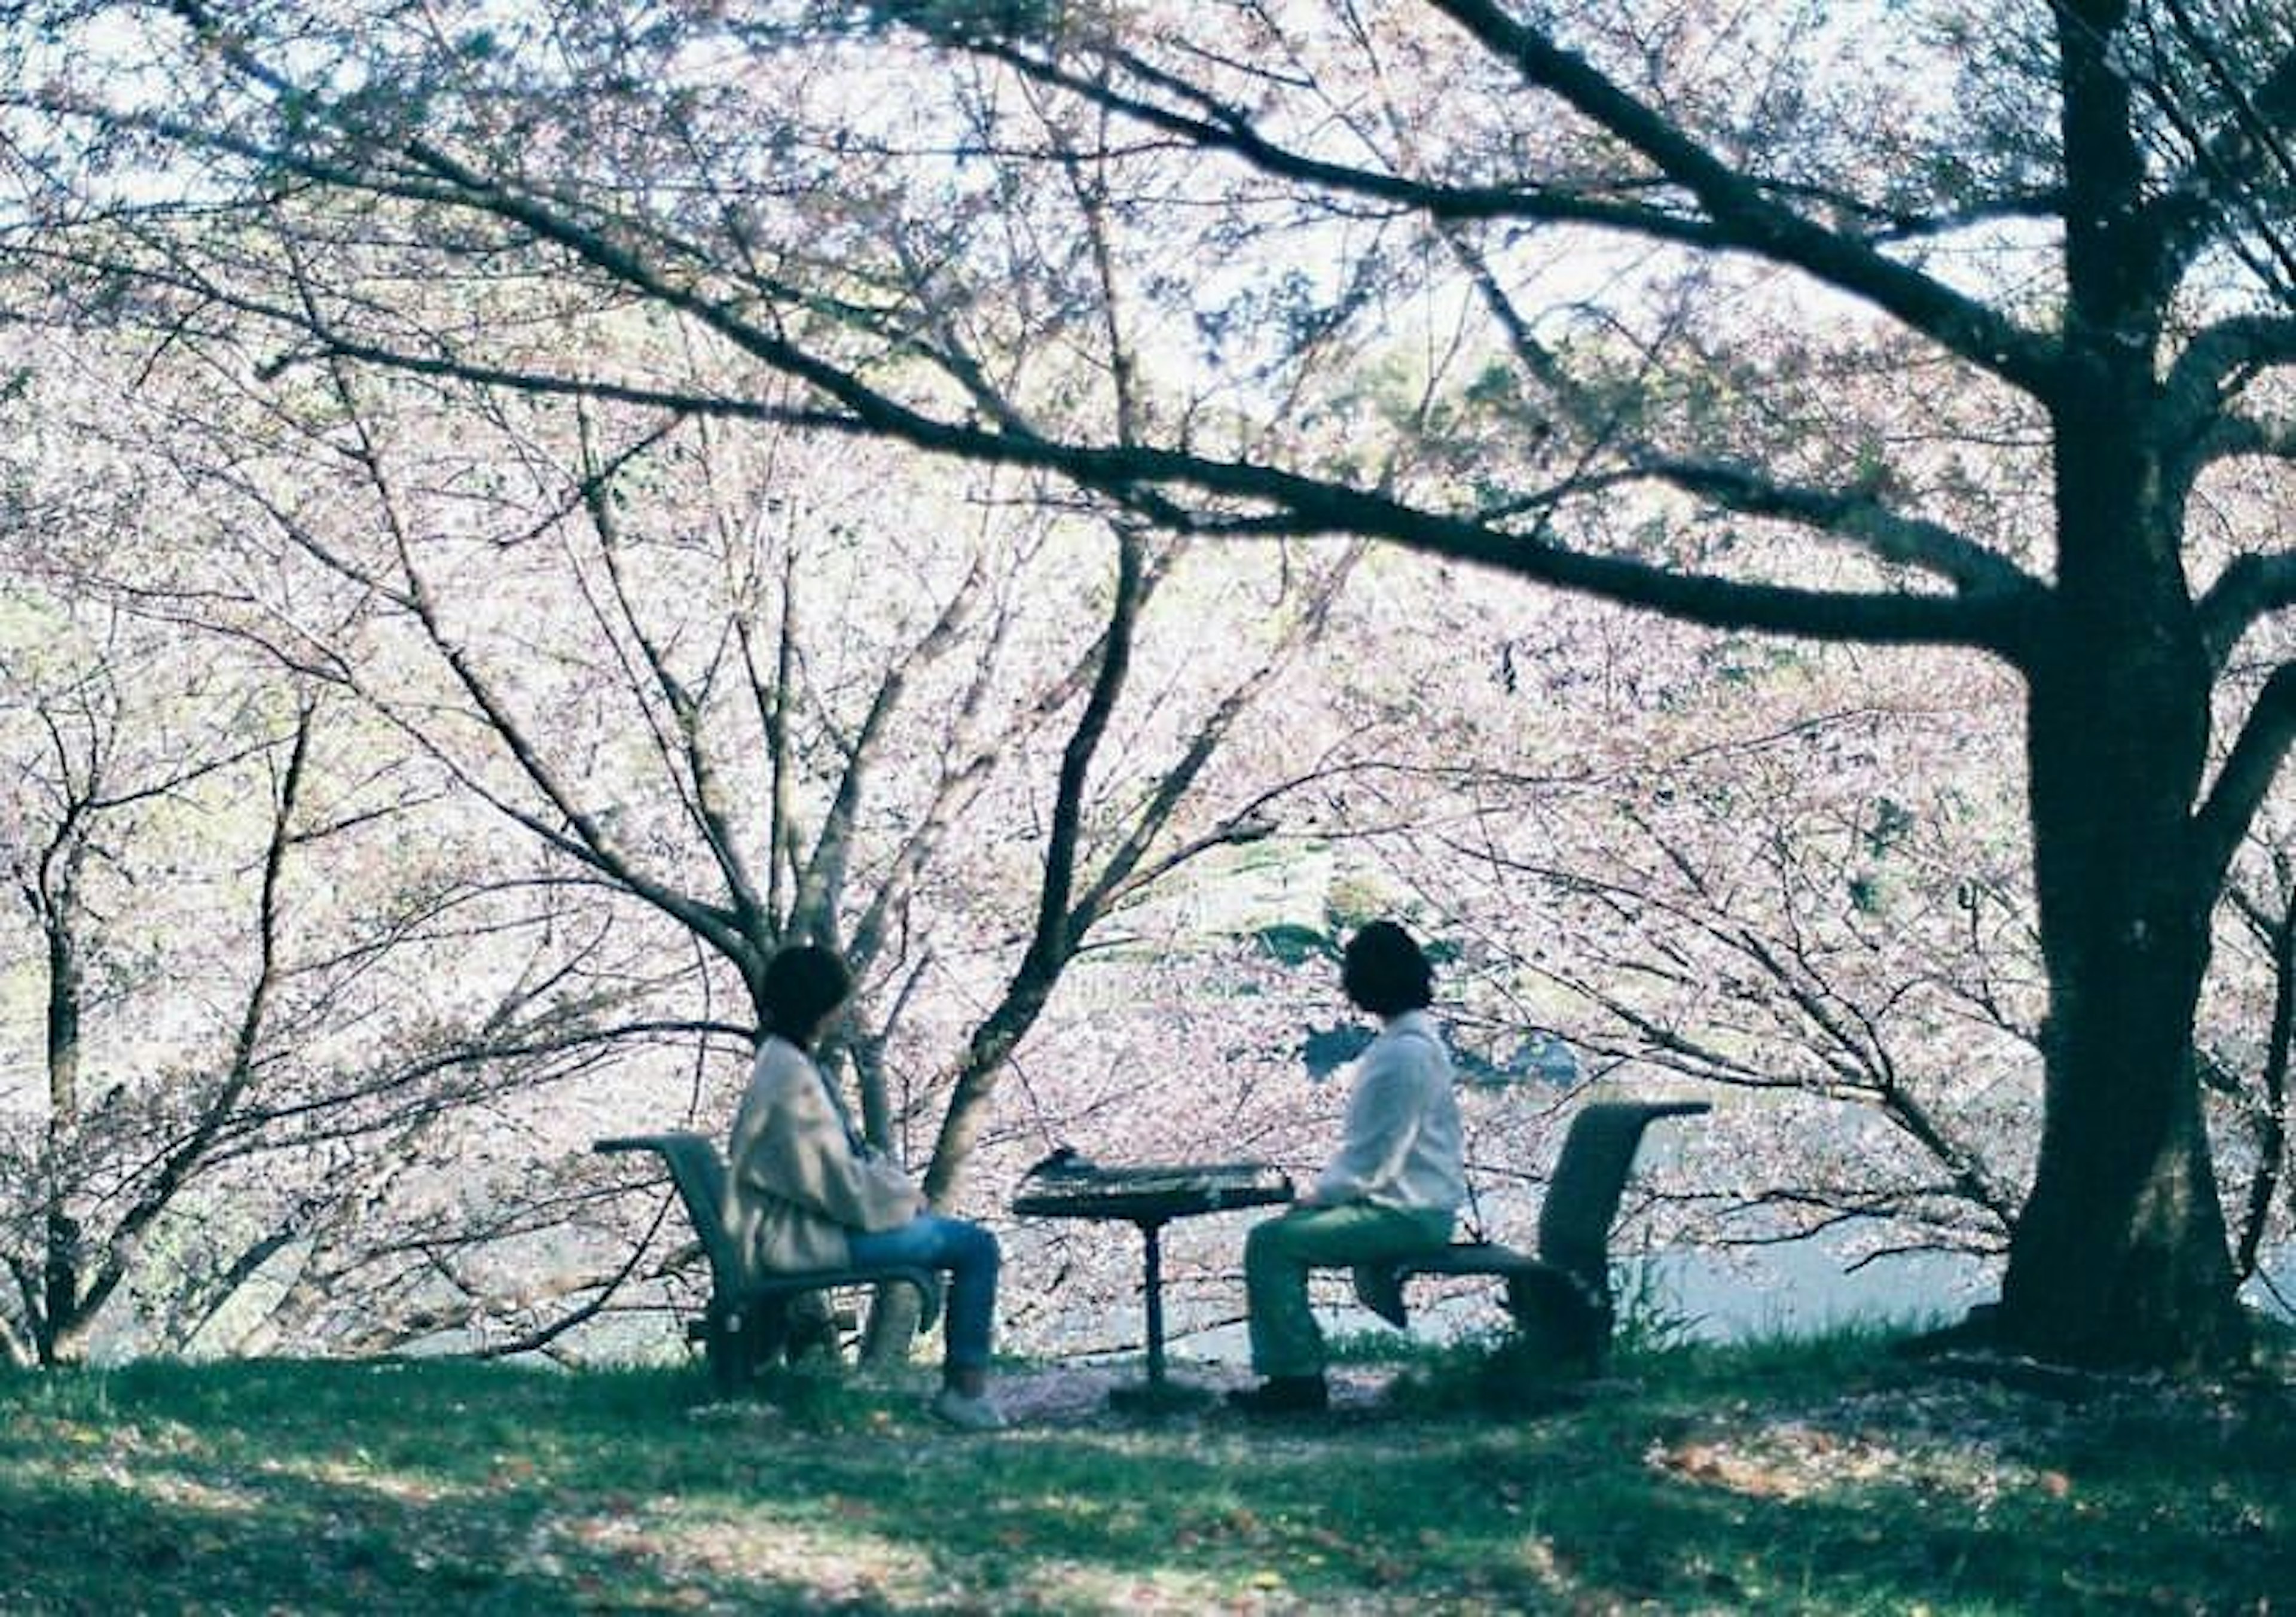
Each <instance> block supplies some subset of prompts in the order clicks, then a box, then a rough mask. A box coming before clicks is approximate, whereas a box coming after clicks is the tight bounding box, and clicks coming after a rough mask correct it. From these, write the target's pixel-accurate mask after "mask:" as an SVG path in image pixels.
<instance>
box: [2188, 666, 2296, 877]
mask: <svg viewBox="0 0 2296 1617" xmlns="http://www.w3.org/2000/svg"><path fill="white" fill-rule="evenodd" d="M2292 742H2296V663H2283V664H2282V665H2281V666H2280V667H2278V668H2276V669H2274V670H2273V671H2272V677H2271V678H2269V679H2267V680H2266V681H2265V682H2264V689H2263V690H2262V691H2261V692H2259V694H2258V695H2257V698H2256V705H2255V706H2254V707H2252V708H2251V709H2250V710H2249V714H2248V722H2247V723H2246V724H2244V725H2243V726H2241V731H2240V735H2239V736H2238V738H2237V739H2235V741H2234V743H2233V745H2232V751H2231V752H2230V754H2229V755H2227V756H2226V759H2225V762H2224V767H2223V769H2221V770H2220V771H2218V775H2217V778H2216V783H2215V784H2213V785H2211V786H2210V788H2209V792H2208V795H2207V797H2206V798H2205V799H2204V800H2202V804H2201V807H2200V809H2199V812H2198V813H2196V814H2195V815H2194V820H2193V830H2194V871H2193V875H2194V880H2195V881H2197V882H2200V883H2201V884H2202V888H2203V890H2205V891H2210V892H2214V891H2218V889H2219V888H2221V887H2222V886H2223V884H2224V879H2225V873H2226V870H2227V869H2229V868H2230V866H2231V864H2232V857H2233V855H2234V853H2235V851H2237V850H2238V849H2239V847H2240V842H2241V839H2242V838H2243V837H2244V836H2246V835H2247V834H2248V827H2249V825H2250V824H2251V822H2252V821H2253V820H2254V819H2255V817H2256V811H2257V809H2258V808H2259V806H2261V805H2262V803H2263V801H2264V797H2265V794H2266V793H2267V792H2269V791H2270V790H2271V789H2272V783H2273V781H2274V779H2275V778H2276V776H2278V775H2279V773H2280V766H2281V764H2282V762H2283V761H2284V759H2286V758H2287V756H2288V748H2289V744H2290V743H2292Z"/></svg>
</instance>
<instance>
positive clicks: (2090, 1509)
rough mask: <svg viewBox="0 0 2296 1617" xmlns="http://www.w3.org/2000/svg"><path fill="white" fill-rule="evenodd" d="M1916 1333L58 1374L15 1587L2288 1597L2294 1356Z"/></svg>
mask: <svg viewBox="0 0 2296 1617" xmlns="http://www.w3.org/2000/svg"><path fill="white" fill-rule="evenodd" d="M1887 1347H1888V1343H1887V1342H1886V1341H1878V1340H1874V1339H1872V1338H1870V1337H1868V1336H1866V1335H1863V1334H1857V1333H1846V1334H1838V1335H1836V1336H1834V1337H1830V1338H1828V1339H1827V1340H1825V1342H1815V1343H1788V1342H1773V1343H1763V1344H1756V1345H1754V1346H1752V1347H1749V1348H1744V1349H1734V1350H1721V1349H1711V1348H1702V1349H1686V1348H1685V1349H1677V1350H1669V1351H1664V1352H1652V1353H1650V1354H1646V1355H1641V1356H1637V1357H1636V1358H1634V1359H1633V1360H1632V1361H1631V1362H1628V1363H1622V1364H1620V1365H1619V1366H1617V1367H1615V1373H1614V1375H1612V1376H1611V1377H1610V1378H1608V1379H1606V1380H1604V1381H1602V1382H1598V1383H1592V1384H1589V1385H1585V1386H1581V1387H1578V1388H1575V1389H1569V1390H1567V1391H1568V1394H1569V1395H1568V1397H1567V1398H1566V1397H1559V1396H1554V1395H1552V1394H1553V1391H1554V1390H1553V1389H1552V1387H1551V1385H1550V1384H1548V1383H1539V1384H1540V1385H1541V1386H1542V1387H1545V1388H1546V1391H1542V1393H1541V1395H1540V1396H1538V1397H1536V1398H1531V1397H1526V1398H1524V1399H1521V1402H1520V1403H1519V1405H1518V1406H1517V1407H1516V1408H1514V1409H1513V1410H1512V1411H1509V1410H1506V1409H1505V1408H1503V1407H1501V1406H1495V1405H1494V1404H1493V1403H1492V1402H1491V1401H1489V1400H1488V1399H1487V1398H1484V1397H1482V1396H1480V1394H1481V1393H1482V1392H1485V1391H1488V1383H1489V1382H1490V1379H1491V1378H1492V1377H1493V1376H1495V1375H1504V1374H1505V1367H1504V1361H1503V1360H1501V1359H1499V1358H1497V1357H1496V1356H1494V1355H1492V1354H1489V1353H1488V1352H1486V1353H1484V1354H1483V1355H1482V1358H1481V1359H1480V1362H1479V1361H1478V1360H1477V1358H1476V1353H1477V1350H1475V1349H1473V1348H1462V1349H1455V1350H1446V1351H1443V1352H1431V1353H1420V1354H1416V1355H1414V1356H1413V1357H1412V1358H1410V1360H1409V1361H1408V1362H1407V1363H1406V1365H1405V1366H1404V1367H1403V1368H1402V1369H1401V1370H1400V1371H1399V1372H1397V1373H1396V1374H1397V1375H1398V1378H1399V1379H1398V1381H1397V1382H1396V1383H1395V1384H1394V1385H1393V1386H1391V1387H1389V1388H1388V1389H1387V1390H1386V1391H1384V1392H1381V1393H1377V1394H1374V1391H1373V1390H1372V1389H1370V1388H1369V1387H1368V1386H1367V1385H1366V1383H1368V1382H1370V1381H1371V1380H1372V1378H1373V1374H1374V1373H1372V1372H1369V1371H1366V1370H1364V1369H1361V1368H1354V1369H1350V1370H1349V1372H1347V1374H1348V1375H1349V1377H1350V1378H1351V1382H1350V1387H1349V1397H1348V1398H1347V1399H1346V1400H1345V1401H1344V1407H1343V1408H1342V1410H1341V1414H1340V1415H1339V1416H1337V1417H1336V1418H1334V1419H1333V1420H1331V1421H1329V1422H1326V1423H1322V1424H1308V1423H1300V1424H1248V1423H1245V1422H1243V1421H1242V1420H1240V1419H1237V1418H1235V1417H1233V1416H1228V1415H1226V1413H1224V1412H1221V1411H1218V1410H1214V1411H1211V1412H1209V1413H1203V1414H1191V1415H1177V1416H1162V1417H1157V1418H1145V1417H1143V1418H1127V1417H1124V1416H1118V1415H1115V1414H1111V1413H1106V1412H1103V1410H1102V1409H1101V1408H1100V1407H1099V1406H1098V1405H1097V1403H1096V1402H1094V1401H1093V1400H1089V1399H1087V1400H1084V1401H1083V1402H1082V1403H1080V1404H1078V1405H1076V1406H1075V1407H1074V1408H1072V1409H1070V1410H1068V1411H1066V1412H1061V1413H1055V1414H1054V1415H1050V1416H1046V1417H1044V1418H1042V1419H1039V1420H1037V1421H1036V1422H1033V1423H1029V1422H1024V1423H1022V1424H1019V1425H1017V1426H1016V1427H1015V1428H1014V1429H1013V1431H1011V1432H1006V1433H1005V1434H1002V1435H1000V1436H996V1437H993V1438H977V1437H966V1436H963V1435H958V1434H952V1433H947V1432H943V1431H942V1430H940V1429H939V1428H938V1427H935V1426H933V1425H932V1424H930V1423H929V1422H928V1421H927V1420H926V1419H925V1418H924V1416H922V1411H921V1397H922V1390H923V1388H924V1386H925V1384H926V1383H925V1379H924V1377H923V1376H922V1375H914V1376H911V1375H902V1376H898V1377H893V1378H890V1379H877V1378H870V1377H862V1376H857V1375H844V1374H839V1373H835V1372H822V1371H815V1372H810V1373H808V1374H806V1375H790V1376H785V1377H783V1379H782V1380H780V1381H778V1382H776V1383H774V1384H773V1385H772V1386H771V1387H770V1388H769V1389H768V1393H769V1396H770V1399H771V1400H772V1401H770V1402H767V1401H753V1402H749V1403H744V1404H742V1405H740V1406H734V1407H731V1408H715V1407H701V1405H700V1400H701V1399H703V1398H704V1396H705V1392H706V1390H705V1387H704V1385H703V1383H702V1379H701V1376H700V1375H699V1374H698V1373H681V1372H675V1371H668V1370H627V1371H595V1372H584V1373H579V1374H564V1373H557V1372H542V1371H526V1370H519V1369H513V1368H508V1367H489V1366H477V1365H469V1364H460V1363H446V1362H432V1363H424V1364H419V1365H395V1364H307V1363H287V1362H260V1363H250V1364H230V1365H214V1366H201V1367H185V1366H174V1365H160V1364H154V1365H143V1366H135V1367H128V1368H124V1369H119V1370H116V1371H111V1372H108V1373H105V1372H79V1373H72V1374H67V1375H29V1374H17V1375H8V1376H4V1377H0V1446H4V1451H0V1611H6V1612H8V1613H24V1614H30V1617H41V1614H45V1613H83V1612H85V1613H97V1612H102V1613H116V1612H123V1611H127V1612H154V1613H175V1612H184V1613H193V1612H204V1613H240V1612H270V1611H291V1612H296V1613H333V1612H343V1613H353V1612H356V1613H369V1614H374V1613H398V1612H408V1613H413V1612H437V1611H452V1612H456V1613H529V1612H545V1611H546V1612H581V1611H598V1612H607V1611H611V1612H632V1611H641V1612H642V1611H653V1610H661V1611H726V1612H777V1611H792V1612H795V1611H824V1610H829V1611H840V1612H850V1613H877V1612H887V1613H890V1612H909V1611H952V1612H981V1613H992V1612H993V1613H1005V1612H1044V1613H1094V1612H1116V1611H1124V1612H1140V1611H1148V1612H1173V1613H1180V1612H1197V1611H1203V1610H1210V1609H1223V1610H1248V1611H1254V1612H1270V1611H1275V1612H1291V1611H1298V1612H1308V1611H1330V1610H1343V1611H1353V1612H1395V1613H1405V1612H1423V1611H1431V1610H1440V1611H1445V1612H1476V1611H1486V1612H1493V1613H1498V1612H1510V1613H1511V1612H1539V1611H1571V1612H1579V1611H1592V1612H1601V1611H1612V1610H1635V1609H1650V1610H1662V1611H1698V1612H1734V1611H1747V1612H1753V1611H1759V1612H1765V1613H1769V1612H1789V1613H1791V1612H1803V1613H1907V1612H1911V1611H1915V1610H1926V1611H1929V1612H1931V1613H2025V1612H2035V1611H2058V1610H2064V1611H2074V1610H2079V1611H2120V1610H2126V1611H2164V1610H2165V1611H2177V1612H2210V1613H2262V1612H2267V1611H2279V1610H2283V1609H2286V1608H2287V1605H2288V1602H2289V1598H2290V1595H2291V1592H2292V1591H2296V1551H2292V1548H2291V1547H2290V1546H2291V1543H2292V1540H2296V1532H2292V1531H2291V1529H2292V1526H2296V1523H2291V1522H2290V1521H2289V1519H2288V1516H2289V1508H2290V1507H2289V1504H2288V1501H2289V1499H2290V1498H2291V1497H2292V1488H2291V1482H2292V1481H2296V1478H2292V1474H2291V1473H2292V1469H2296V1399H2292V1395H2291V1391H2290V1388H2289V1385H2288V1383H2287V1382H2286V1381H2285V1380H2284V1379H2259V1380H2257V1381H2254V1382H2251V1383H2240V1384H2235V1385H2224V1386H2212V1387H2190V1386H2169V1385H2161V1384H2153V1383H2104V1382H2097V1383H2085V1384H2084V1385H2082V1386H2080V1387H2078V1388H2073V1389H2070V1390H2069V1389H2056V1390H2054V1391H2052V1392H2049V1393H2042V1392H2037V1391H2032V1390H2030V1388H2020V1387H2018V1386H2015V1385H2013V1384H2006V1383H2002V1382H1999V1381H1994V1380H1987V1379H1972V1378H1968V1377H1964V1376H1956V1375H1941V1374H1939V1373H1938V1372H1937V1371H1936V1370H1935V1369H1933V1368H1931V1367H1922V1366H1918V1365H1915V1364H1912V1363H1909V1362H1907V1361H1904V1360H1901V1359H1898V1358H1894V1357H1892V1356H1891V1355H1890V1353H1889V1352H1888V1351H1887ZM1494 1365H1498V1366H1500V1367H1501V1368H1499V1369H1494V1368H1493V1366H1494ZM1065 1374H1069V1373H1067V1372H1062V1371H1057V1370H1051V1369H1046V1370H1038V1371H1029V1370H1021V1371H1018V1372H1016V1373H1015V1375H1013V1376H1012V1377H1010V1378H1008V1380H1009V1383H1010V1385H1011V1390H1012V1391H1013V1392H1015V1393H1018V1392H1020V1391H1022V1389H1023V1388H1024V1387H1026V1386H1027V1385H1029V1384H1030V1383H1034V1384H1036V1385H1037V1386H1040V1387H1042V1386H1051V1385H1054V1384H1056V1383H1053V1382H1051V1381H1049V1380H1044V1379H1040V1378H1049V1377H1056V1376H1059V1375H1065ZM1380 1374H1382V1375H1384V1374H1385V1373H1384V1372H1382V1373H1380ZM1463 1389H1464V1391H1463ZM1014 1401H1016V1402H1024V1401H1026V1400H1025V1399H1018V1398H1016V1399H1015V1400H1014Z"/></svg>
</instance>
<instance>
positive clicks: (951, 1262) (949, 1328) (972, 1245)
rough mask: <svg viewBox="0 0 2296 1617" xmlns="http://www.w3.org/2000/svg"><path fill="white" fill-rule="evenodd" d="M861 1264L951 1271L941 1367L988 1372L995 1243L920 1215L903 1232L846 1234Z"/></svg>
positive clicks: (973, 1229)
mask: <svg viewBox="0 0 2296 1617" xmlns="http://www.w3.org/2000/svg"><path fill="white" fill-rule="evenodd" d="M846 1244H847V1245H848V1246H849V1247H850V1248H851V1249H852V1252H853V1261H854V1262H856V1263H913V1264H915V1265H916V1266H917V1267H919V1268H939V1269H947V1271H948V1314H947V1319H946V1320H945V1321H944V1322H943V1324H942V1327H941V1328H942V1331H943V1333H944V1340H945V1342H946V1346H945V1348H944V1350H943V1358H942V1362H943V1363H944V1364H946V1365H947V1367H949V1368H950V1369H952V1370H985V1369H987V1368H988V1332H989V1326H990V1323H991V1321H992V1320H993V1319H994V1318H995V1317H996V1264H997V1256H998V1255H997V1251H996V1236H995V1235H990V1234H989V1233H988V1231H987V1230H986V1229H983V1228H982V1227H980V1225H978V1224H971V1223H967V1222H966V1221H965V1220H964V1219H946V1218H943V1217H942V1216H941V1215H940V1214H939V1213H931V1212H928V1213H919V1214H918V1215H917V1216H916V1217H915V1218H914V1219H910V1220H909V1221H908V1222H907V1223H906V1224H904V1225H902V1226H901V1227H899V1228H898V1229H887V1230H880V1231H878V1232H877V1233H876V1234H875V1235H866V1234H864V1233H862V1232H860V1231H858V1230H849V1231H848V1232H847V1233H846Z"/></svg>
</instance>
